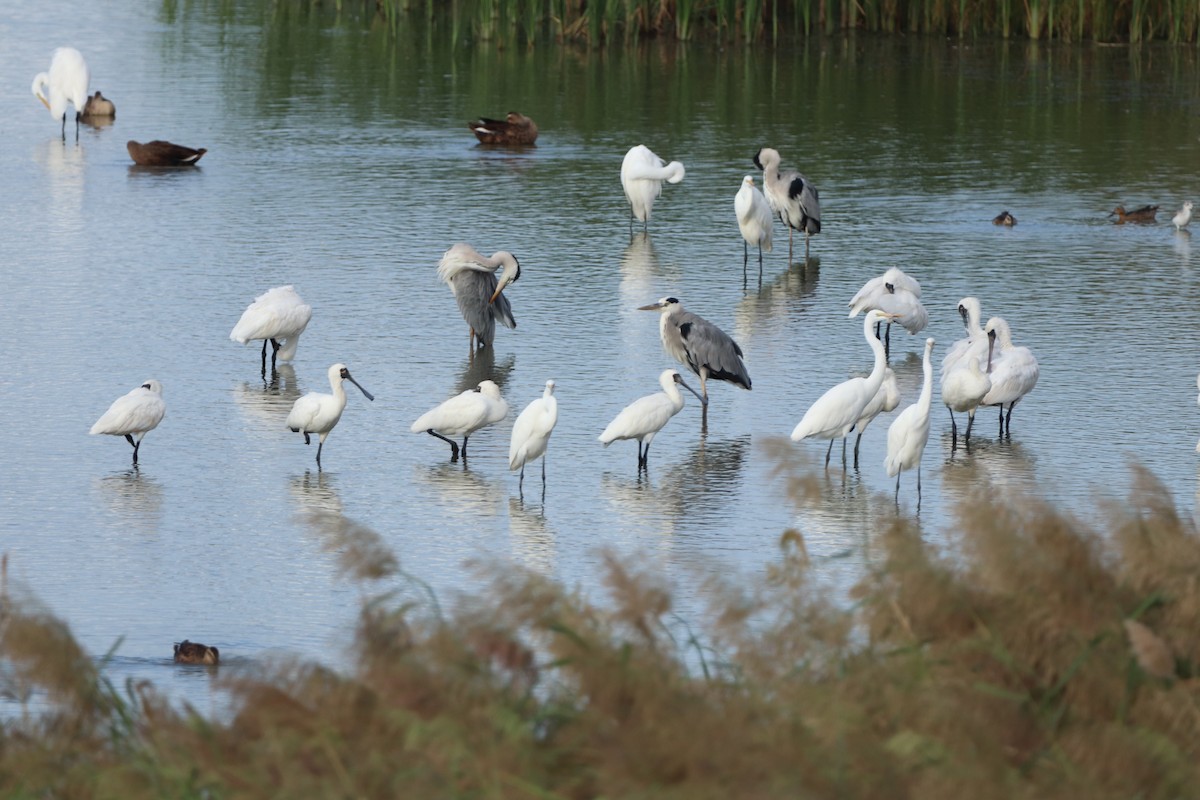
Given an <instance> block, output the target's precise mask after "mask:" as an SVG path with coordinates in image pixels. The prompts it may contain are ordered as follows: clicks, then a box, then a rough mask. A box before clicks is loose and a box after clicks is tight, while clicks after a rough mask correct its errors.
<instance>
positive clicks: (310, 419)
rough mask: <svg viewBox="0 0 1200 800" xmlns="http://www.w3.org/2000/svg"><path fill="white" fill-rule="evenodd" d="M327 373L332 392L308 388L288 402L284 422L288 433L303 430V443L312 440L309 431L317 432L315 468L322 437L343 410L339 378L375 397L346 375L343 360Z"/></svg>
mask: <svg viewBox="0 0 1200 800" xmlns="http://www.w3.org/2000/svg"><path fill="white" fill-rule="evenodd" d="M328 375H329V387H330V388H331V389H332V390H333V394H325V393H324V392H309V393H308V394H306V395H304V396H302V397H298V398H296V402H295V403H292V410H291V411H289V412H288V416H287V423H286V424H287V426H288V428H290V429H291V431H292V433H303V434H304V443H305V444H312V440H311V439H310V437H309V434H312V433H315V434H317V435H318V436H319V440H318V442H317V468H318V469H320V467H321V449H322V448H323V447H325V440H326V439H327V438H328V437H329V432H330V431H332V430H333V428H334V426H335V425H337V424H338V420H340V419H341V418H342V412H343V411H345V410H346V390H345V389H344V388H343V387H342V381H350V382H351V383H353V384H354V385H355V386H358V390H359V391H360V392H362V393H363V397H365V398H367V399H368V400H374V399H375V395H373V394H371V393H370V392H368V391H367V390H366V389H364V388H363V387H362V386H361V385H359V383H358V381H356V380H354V378H352V377H350V370H349V369H347V368H346V365H345V364H334V365H333V366H332V367H330V368H329V370H328Z"/></svg>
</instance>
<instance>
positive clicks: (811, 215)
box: [788, 175, 821, 233]
mask: <svg viewBox="0 0 1200 800" xmlns="http://www.w3.org/2000/svg"><path fill="white" fill-rule="evenodd" d="M788 197H789V198H791V199H792V200H795V199H797V198H799V200H800V213H801V214H802V218H801V220H800V229H801V230H803V231H805V232H806V233H820V232H821V199H820V196H819V195H818V194H817V187H815V186H813V185H812V184H811V183H810V182H809V181H808V180H807V179H806V178H805V177H804V176H803V175H797V176H796V177H795V178H793V179H792V182H791V184H790V185H789V186H788Z"/></svg>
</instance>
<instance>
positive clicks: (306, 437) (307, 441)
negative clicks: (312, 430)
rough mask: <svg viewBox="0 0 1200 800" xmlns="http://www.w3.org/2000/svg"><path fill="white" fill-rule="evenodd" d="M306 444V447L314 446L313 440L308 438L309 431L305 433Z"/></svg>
mask: <svg viewBox="0 0 1200 800" xmlns="http://www.w3.org/2000/svg"><path fill="white" fill-rule="evenodd" d="M304 444H306V445H310V444H312V440H311V439H309V438H308V431H305V432H304Z"/></svg>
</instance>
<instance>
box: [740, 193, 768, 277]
mask: <svg viewBox="0 0 1200 800" xmlns="http://www.w3.org/2000/svg"><path fill="white" fill-rule="evenodd" d="M733 210H734V211H735V212H736V213H737V221H738V229H739V230H741V232H742V239H743V240H744V241H743V242H742V274H743V275H745V273H746V264H747V263H748V262H749V260H750V245H754V246H755V247H757V248H758V276H759V277H760V278H761V277H762V254H763V251H764V250H766V251H767V252H768V253H769V252H771V233H772V230H771V228H772V225H773V223H774V221H775V220H774V215H773V214H772V213H771V206H770V204H768V203H767V198H766V196H765V195H763V193H762V192H761V191H759V189H758V187H757V186H755V185H754V176H753V175H747V176H746V177H744V178H742V188H740V189H738V193H737V196H736V197H734V198H733Z"/></svg>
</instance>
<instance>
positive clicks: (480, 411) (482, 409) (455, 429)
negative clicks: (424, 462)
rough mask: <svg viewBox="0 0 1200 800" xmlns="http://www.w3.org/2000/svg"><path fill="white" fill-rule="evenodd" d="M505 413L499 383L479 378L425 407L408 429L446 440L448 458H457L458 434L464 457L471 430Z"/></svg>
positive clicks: (506, 411)
mask: <svg viewBox="0 0 1200 800" xmlns="http://www.w3.org/2000/svg"><path fill="white" fill-rule="evenodd" d="M506 416H508V403H506V402H504V398H503V397H501V396H500V387H499V386H497V385H496V384H495V383H494V382H493V381H482V382H480V384H479V386H478V387H476V388H474V389H468V390H467V391H465V392H463V393H462V394H459V395H455V396H454V397H451V398H450V399H449V400H446V401H445V402H443V403H442V404H441V405H438V406H436V407H434V408H432V409H430V410H429V411H426V412H425V413H424V414H422V415H421V416H420V417H418V418H417V421H416V422H414V423H413V424H412V428H411V430H412V432H413V433H420V432H421V431H424V432H425V433H428V434H429V435H430V436H435V437H437V438H438V439H441V440H442V441H443V442H448V443H449V444H450V460H451V461H458V452H459V448H458V443H457V442H455V441H454V438H455V437H459V436H461V437H462V457H463V460H464V461H465V460H466V458H467V439H468V438H470V436H471V434H473V433H475V431H477V430H479V429H480V428H483V427H485V426H487V425H492V424H494V423H496V422H499V421H500V420H502V419H504V418H505V417H506Z"/></svg>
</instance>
